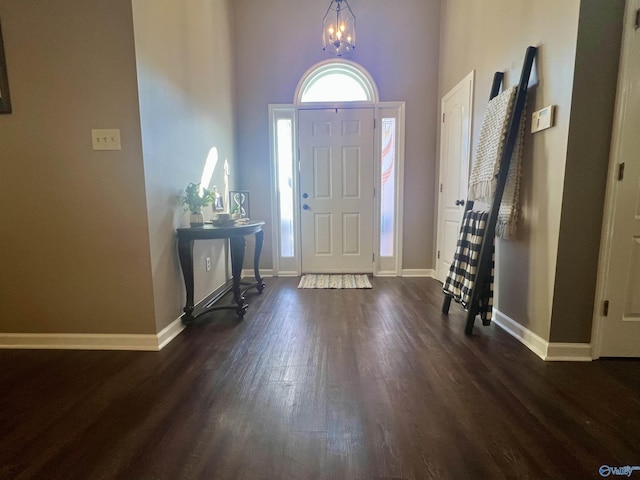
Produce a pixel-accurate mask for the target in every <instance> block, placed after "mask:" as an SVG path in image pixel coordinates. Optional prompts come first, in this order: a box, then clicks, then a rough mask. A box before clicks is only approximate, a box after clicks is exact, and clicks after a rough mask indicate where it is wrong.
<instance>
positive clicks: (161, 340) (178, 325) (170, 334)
mask: <svg viewBox="0 0 640 480" xmlns="http://www.w3.org/2000/svg"><path fill="white" fill-rule="evenodd" d="M184 328H185V325H184V323H182V319H181V318H180V317H178V318H176V319H175V320H174V321H173V322H171V323H170V324H169V325H167V326H166V327H164V328H163V329H162V330H160V331H159V332H158V335H157V337H158V350H162V349H163V348H164V347H166V346H167V345H168V344H169V342H170V341H171V340H173V339H174V338H176V337H177V336H178V335H180V333H181V332H182V331H183V330H184Z"/></svg>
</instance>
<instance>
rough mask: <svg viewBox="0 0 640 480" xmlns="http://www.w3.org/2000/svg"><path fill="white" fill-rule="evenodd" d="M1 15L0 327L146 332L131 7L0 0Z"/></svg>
mask: <svg viewBox="0 0 640 480" xmlns="http://www.w3.org/2000/svg"><path fill="white" fill-rule="evenodd" d="M0 20H2V30H3V34H4V45H5V54H6V57H7V66H8V73H9V82H10V87H11V100H12V104H13V113H12V114H10V115H0V252H2V253H1V258H0V271H1V275H0V332H22V333H28V332H42V333H48V332H58V333H67V332H77V333H155V332H156V325H155V323H154V312H153V293H152V282H151V275H150V254H149V233H148V228H147V208H146V198H145V187H144V170H143V162H142V146H141V136H140V120H139V112H138V91H137V87H136V64H135V52H134V40H133V24H132V16H131V2H130V1H129V0H113V1H110V2H104V1H102V0H65V1H56V2H50V1H46V0H30V1H28V2H22V1H15V0H0ZM92 128H120V131H121V136H122V150H121V151H113V152H96V151H93V150H92V147H91V129H92Z"/></svg>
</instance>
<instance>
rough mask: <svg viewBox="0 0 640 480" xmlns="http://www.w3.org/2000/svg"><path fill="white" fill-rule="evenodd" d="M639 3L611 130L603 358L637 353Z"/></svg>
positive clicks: (631, 13) (633, 6) (634, 6)
mask: <svg viewBox="0 0 640 480" xmlns="http://www.w3.org/2000/svg"><path fill="white" fill-rule="evenodd" d="M639 8H640V0H632V1H631V2H629V3H628V4H627V14H626V17H625V18H626V24H625V33H624V43H623V73H622V75H623V77H622V78H623V81H622V84H621V85H620V87H619V91H618V95H619V97H620V98H619V99H618V101H619V102H620V105H618V110H619V114H618V116H617V120H616V127H615V130H614V131H615V132H617V134H616V136H615V137H614V138H615V139H614V156H615V157H614V158H615V159H616V163H617V165H616V168H617V172H616V175H617V177H618V178H621V179H620V180H617V181H616V185H615V193H614V196H613V221H612V229H611V232H610V236H609V251H610V258H609V272H608V276H607V278H608V281H607V284H606V286H605V295H604V298H605V299H606V300H608V302H609V309H608V310H609V311H608V315H607V316H606V317H603V318H602V323H601V325H602V327H601V328H602V329H601V339H600V351H599V354H600V356H602V357H640V136H638V125H640V62H639V61H638V59H639V58H640V30H635V29H634V28H633V24H634V23H635V12H636V11H637V10H638V9H639ZM621 164H624V167H622V166H621ZM621 168H623V169H624V171H622V172H621V171H620V169H621Z"/></svg>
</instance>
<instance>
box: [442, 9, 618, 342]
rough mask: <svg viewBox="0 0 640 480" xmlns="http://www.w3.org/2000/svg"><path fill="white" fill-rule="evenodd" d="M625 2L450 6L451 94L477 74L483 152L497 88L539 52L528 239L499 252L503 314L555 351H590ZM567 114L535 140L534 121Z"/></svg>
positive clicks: (445, 68) (524, 224) (446, 65)
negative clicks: (561, 345) (565, 346)
mask: <svg viewBox="0 0 640 480" xmlns="http://www.w3.org/2000/svg"><path fill="white" fill-rule="evenodd" d="M623 4H624V2H623V0H614V1H610V2H602V1H598V0H582V1H579V0H563V1H562V2H558V1H552V0H539V1H536V2H530V1H526V0H517V1H514V0H479V1H477V2H473V3H472V4H470V3H469V2H465V1H463V0H446V1H445V2H443V8H442V23H441V32H442V36H441V45H442V49H441V55H440V89H439V95H440V96H442V95H444V94H445V93H446V92H447V91H448V90H449V89H450V88H451V87H452V86H454V85H455V83H456V82H457V81H458V80H460V79H461V78H463V77H464V75H465V74H466V73H468V71H469V70H471V69H476V79H477V82H476V92H475V93H476V97H475V102H474V107H475V111H474V116H473V118H474V121H473V130H474V152H475V146H476V145H477V136H478V133H479V129H480V125H481V123H482V119H483V117H484V112H485V109H486V105H487V100H488V93H489V88H490V82H491V78H492V76H493V73H494V72H495V71H505V72H506V74H507V75H506V79H505V84H506V85H507V86H511V85H514V84H515V83H517V81H518V77H519V73H520V69H521V65H522V59H523V56H524V52H525V49H526V47H527V46H528V45H535V46H538V47H539V50H538V56H537V59H536V64H535V71H534V77H533V81H532V84H533V85H532V87H531V88H530V90H529V98H528V103H529V105H528V114H527V122H528V123H527V134H526V138H525V152H524V158H523V171H522V191H521V200H522V206H523V212H522V218H521V222H520V224H519V231H518V234H517V238H516V239H514V240H512V241H502V240H498V241H497V254H496V292H495V295H496V297H495V303H494V305H495V307H496V308H497V310H498V311H499V314H500V315H503V316H506V317H508V318H510V319H512V320H514V321H516V322H517V323H520V324H521V325H523V326H524V327H526V328H528V329H529V330H531V331H532V332H534V333H536V334H537V335H539V336H540V337H542V338H543V339H545V340H549V341H553V342H588V341H589V340H590V336H591V318H592V314H593V300H594V290H595V281H596V268H597V261H598V247H599V240H600V230H601V223H602V208H603V199H604V188H605V182H606V175H607V163H608V153H609V142H610V135H611V123H612V112H613V104H614V98H615V88H616V78H617V65H618V56H619V48H620V35H621V19H622V13H623ZM548 105H556V121H555V126H554V127H553V128H551V129H549V130H545V131H543V132H540V133H537V134H535V135H531V134H530V133H528V132H529V122H530V118H531V113H532V112H533V111H534V110H538V109H540V108H543V107H545V106H548Z"/></svg>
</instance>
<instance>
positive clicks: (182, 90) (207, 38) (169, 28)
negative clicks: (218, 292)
mask: <svg viewBox="0 0 640 480" xmlns="http://www.w3.org/2000/svg"><path fill="white" fill-rule="evenodd" d="M229 8H230V7H229V2H228V0H190V1H189V2H184V1H181V0H163V1H158V0H134V1H133V15H134V27H135V45H136V61H137V67H138V85H139V91H140V119H141V126H142V146H143V153H144V167H145V189H146V196H147V204H148V216H149V239H150V246H151V266H152V275H153V288H154V305H155V314H156V324H157V329H158V330H161V329H162V328H164V327H165V326H166V325H168V324H169V323H170V322H171V321H172V320H175V319H176V318H177V317H178V316H179V315H180V314H181V313H182V307H184V303H185V293H184V284H183V281H182V273H181V271H180V266H179V262H178V257H177V251H176V239H175V229H176V228H178V227H181V226H188V224H189V222H188V213H184V212H183V211H182V208H181V205H180V202H179V196H180V195H181V192H182V190H183V189H184V188H185V187H186V186H187V184H188V183H189V182H194V183H197V182H200V179H201V177H202V173H203V170H204V166H205V161H206V159H207V156H208V153H209V150H210V149H211V148H212V147H216V148H217V151H218V157H219V160H218V163H217V166H216V168H215V170H214V174H213V180H212V181H211V184H210V188H212V187H213V185H216V186H217V187H218V189H219V191H220V192H221V193H222V192H223V162H224V160H225V159H228V160H229V162H230V165H231V168H230V170H231V173H232V175H233V174H237V171H236V168H235V143H234V135H235V126H234V106H233V102H234V80H233V49H232V40H231V35H232V31H231V15H230V10H229ZM233 180H235V178H233ZM211 213H212V212H211V208H210V207H209V208H207V209H205V217H206V218H205V219H206V220H208V219H209V218H210V216H211ZM223 245H224V243H223V241H222V240H219V241H199V242H196V244H195V249H194V270H195V286H196V289H195V290H196V291H195V300H196V302H197V301H199V300H201V299H202V298H203V297H204V296H206V295H207V294H208V293H209V292H211V291H212V290H215V289H216V288H217V287H219V286H220V285H221V284H222V283H224V282H225V280H226V269H225V258H224V249H223ZM206 257H211V259H212V261H213V262H214V264H213V267H214V268H213V269H212V271H211V272H206V271H205V258H206Z"/></svg>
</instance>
